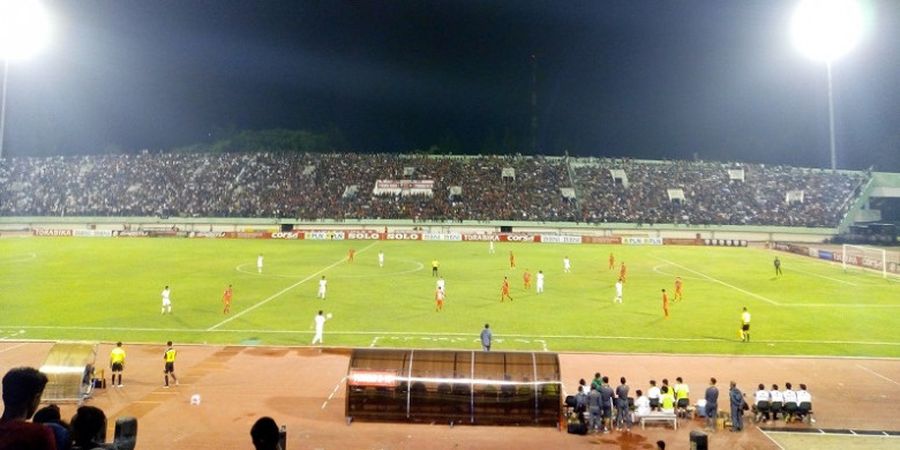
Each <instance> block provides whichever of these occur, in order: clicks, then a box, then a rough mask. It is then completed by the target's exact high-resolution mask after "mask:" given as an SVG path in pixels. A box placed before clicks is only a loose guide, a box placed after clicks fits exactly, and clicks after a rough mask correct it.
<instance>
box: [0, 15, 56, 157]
mask: <svg viewBox="0 0 900 450" xmlns="http://www.w3.org/2000/svg"><path fill="white" fill-rule="evenodd" d="M49 40H50V19H49V17H48V15H47V11H46V10H45V9H44V7H43V5H41V3H40V2H38V1H37V0H0V58H2V59H3V92H2V96H3V97H2V99H0V159H2V158H3V137H4V131H5V130H4V128H5V126H6V80H7V78H8V75H9V62H10V61H12V60H19V59H25V58H28V57H30V56H32V55H34V54H35V53H37V52H38V51H39V50H40V49H41V48H43V47H44V46H45V45H46V44H47V42H48V41H49Z"/></svg>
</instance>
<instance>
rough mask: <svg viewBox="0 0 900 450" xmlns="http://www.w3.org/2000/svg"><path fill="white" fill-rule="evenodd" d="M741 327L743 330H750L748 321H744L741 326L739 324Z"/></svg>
mask: <svg viewBox="0 0 900 450" xmlns="http://www.w3.org/2000/svg"><path fill="white" fill-rule="evenodd" d="M741 329H742V330H744V331H750V324H749V323H745V324H744V325H743V326H741Z"/></svg>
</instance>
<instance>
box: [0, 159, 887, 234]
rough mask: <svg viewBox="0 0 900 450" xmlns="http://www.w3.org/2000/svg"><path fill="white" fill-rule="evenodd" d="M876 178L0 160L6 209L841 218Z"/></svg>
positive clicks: (428, 163)
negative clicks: (395, 185)
mask: <svg viewBox="0 0 900 450" xmlns="http://www.w3.org/2000/svg"><path fill="white" fill-rule="evenodd" d="M869 179H870V175H869V174H867V173H865V172H854V171H840V172H832V171H825V170H819V169H803V168H797V167H788V166H767V165H763V164H746V163H716V162H706V161H642V160H631V159H608V158H567V157H547V156H497V155H489V156H457V157H454V156H420V155H403V154H362V153H327V154H319V153H302V154H295V153H284V154H279V153H224V154H193V153H157V152H144V153H142V154H138V155H127V154H126V155H106V156H79V157H51V158H12V159H10V160H8V161H7V162H6V163H5V164H2V165H0V215H4V216H119V217H127V216H163V217H274V218H297V219H305V220H316V219H410V220H416V221H438V222H440V221H452V222H455V221H488V220H512V221H531V222H585V223H642V224H659V223H668V224H673V223H683V224H694V225H775V226H802V227H827V228H834V227H837V226H838V225H839V224H840V222H841V221H842V220H843V219H844V218H845V216H846V214H847V213H848V211H849V210H850V207H851V206H852V205H853V203H854V201H855V200H856V199H857V198H858V197H859V195H860V194H861V192H862V191H863V188H864V187H865V185H866V183H867V182H868V181H869ZM385 183H387V184H390V183H395V184H398V185H400V184H404V183H405V184H406V185H407V186H406V187H402V186H401V187H396V188H394V189H392V188H389V187H384V186H387V185H386V184H385ZM380 185H384V186H382V188H379V186H380Z"/></svg>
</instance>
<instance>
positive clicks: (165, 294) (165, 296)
mask: <svg viewBox="0 0 900 450" xmlns="http://www.w3.org/2000/svg"><path fill="white" fill-rule="evenodd" d="M160 295H162V311H160V314H166V313H169V314H172V300H171V299H170V298H169V296H170V295H171V292H170V291H169V287H168V286H166V288H165V289H163V291H162V294H160Z"/></svg>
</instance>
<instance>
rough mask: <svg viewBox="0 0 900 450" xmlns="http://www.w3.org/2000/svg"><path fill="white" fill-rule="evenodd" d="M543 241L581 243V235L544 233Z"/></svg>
mask: <svg viewBox="0 0 900 450" xmlns="http://www.w3.org/2000/svg"><path fill="white" fill-rule="evenodd" d="M541 242H543V243H548V244H580V243H581V236H569V235H564V234H542V235H541Z"/></svg>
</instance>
